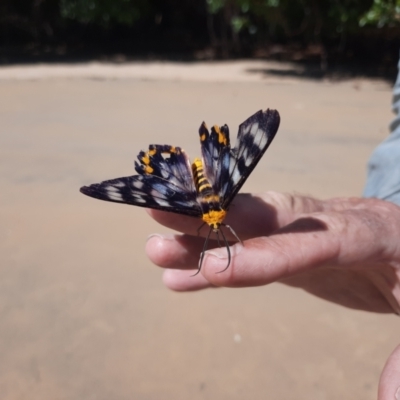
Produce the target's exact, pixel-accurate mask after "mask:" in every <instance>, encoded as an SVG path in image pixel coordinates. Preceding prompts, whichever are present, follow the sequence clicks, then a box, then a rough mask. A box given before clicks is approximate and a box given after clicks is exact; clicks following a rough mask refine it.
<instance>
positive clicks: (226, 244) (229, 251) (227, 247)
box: [217, 231, 231, 274]
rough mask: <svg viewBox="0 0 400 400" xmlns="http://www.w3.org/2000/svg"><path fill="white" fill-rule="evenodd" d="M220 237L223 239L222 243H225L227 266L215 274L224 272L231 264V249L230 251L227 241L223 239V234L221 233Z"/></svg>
mask: <svg viewBox="0 0 400 400" xmlns="http://www.w3.org/2000/svg"><path fill="white" fill-rule="evenodd" d="M221 235H222V237H223V239H224V242H225V246H226V251H227V252H228V265H227V266H226V267H225V268H224V269H223V270H222V271H218V272H217V274H220V273H221V272H224V271H226V270H227V269H228V268H229V265H230V264H231V249H230V247H229V243H228V241H227V240H226V237H225V235H224V232H222V231H221Z"/></svg>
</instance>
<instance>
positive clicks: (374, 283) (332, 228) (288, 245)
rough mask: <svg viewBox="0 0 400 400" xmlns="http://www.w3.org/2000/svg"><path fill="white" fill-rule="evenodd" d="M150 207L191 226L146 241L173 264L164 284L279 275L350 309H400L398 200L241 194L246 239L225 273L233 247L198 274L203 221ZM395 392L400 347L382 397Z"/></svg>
mask: <svg viewBox="0 0 400 400" xmlns="http://www.w3.org/2000/svg"><path fill="white" fill-rule="evenodd" d="M149 213H150V215H152V217H153V218H154V219H156V220H157V221H158V222H159V223H161V224H162V225H165V226H168V227H170V228H172V229H175V230H178V231H181V232H184V234H183V235H174V236H173V237H162V236H160V235H153V236H151V237H150V238H149V240H148V242H147V245H146V251H147V254H148V256H149V258H150V259H151V260H152V261H153V262H154V263H155V264H157V265H159V266H161V267H164V268H166V271H165V272H164V283H165V285H166V286H167V287H169V288H170V289H172V290H177V291H190V290H199V289H204V288H208V287H222V286H225V287H245V286H259V285H265V284H268V283H271V282H274V281H279V282H281V283H285V284H287V285H290V286H295V287H299V288H303V289H304V290H306V291H307V292H309V293H312V294H314V295H316V296H318V297H321V298H323V299H326V300H329V301H332V302H334V303H337V304H340V305H343V306H346V307H349V308H355V309H360V310H365V311H372V312H379V313H396V314H400V270H399V269H400V245H399V237H400V207H398V206H396V205H395V204H392V203H389V202H386V201H382V200H377V199H361V198H336V199H330V200H326V201H320V200H316V199H313V198H311V197H304V196H291V195H285V194H280V193H275V192H268V193H266V194H263V195H257V196H254V195H250V194H239V195H238V196H237V197H236V198H235V202H234V204H233V205H232V206H231V209H230V212H229V213H228V217H227V218H226V223H227V224H229V225H231V226H232V227H233V229H235V231H236V233H237V234H238V236H239V237H240V238H241V239H242V240H243V241H244V246H242V245H241V244H240V243H236V244H234V245H233V246H232V247H231V252H232V255H233V257H232V261H231V265H230V266H229V268H228V269H227V270H226V271H225V272H223V273H217V272H219V271H221V270H223V269H224V268H225V267H226V263H227V251H226V249H225V248H221V249H219V248H218V249H212V250H210V251H209V252H207V253H206V256H205V258H204V263H203V267H202V271H201V273H200V274H199V275H197V276H194V277H192V276H191V275H193V273H194V271H196V268H197V265H198V260H199V254H200V252H201V250H202V247H203V244H204V238H201V237H198V236H197V229H198V227H199V225H200V224H201V222H200V221H199V220H198V219H194V218H189V217H184V216H177V215H176V214H170V213H165V212H160V211H154V210H149ZM201 233H204V234H205V233H207V229H204V232H201ZM225 233H226V234H227V235H228V237H229V239H230V240H232V241H234V238H233V237H232V236H231V234H230V232H229V231H228V230H226V231H225ZM215 245H216V243H214V246H215ZM210 247H212V244H210ZM188 269H189V270H190V271H187V270H188ZM395 396H398V397H395ZM395 398H396V399H397V398H398V399H399V400H400V346H398V347H397V348H396V349H395V351H394V352H393V353H392V355H391V356H390V358H389V359H388V361H387V363H386V366H385V368H384V370H383V372H382V375H381V379H380V385H379V395H378V399H379V400H387V399H391V400H393V399H395Z"/></svg>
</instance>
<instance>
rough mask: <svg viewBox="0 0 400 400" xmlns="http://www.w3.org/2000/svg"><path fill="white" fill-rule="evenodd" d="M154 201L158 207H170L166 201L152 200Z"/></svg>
mask: <svg viewBox="0 0 400 400" xmlns="http://www.w3.org/2000/svg"><path fill="white" fill-rule="evenodd" d="M154 201H155V202H156V203H157V204H158V205H160V206H163V207H170V206H171V205H170V204H169V203H168V201H166V200H162V199H158V198H154Z"/></svg>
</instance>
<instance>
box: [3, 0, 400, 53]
mask: <svg viewBox="0 0 400 400" xmlns="http://www.w3.org/2000/svg"><path fill="white" fill-rule="evenodd" d="M399 23H400V0H35V1H33V2H32V1H31V0H3V1H2V2H0V49H2V50H3V53H4V51H9V50H10V49H15V48H20V49H27V48H31V49H33V48H34V49H36V50H35V51H37V52H40V51H41V50H40V49H43V48H47V49H48V48H50V49H53V48H60V46H61V45H62V46H64V48H67V49H78V48H80V49H81V51H82V52H84V51H85V49H88V48H90V49H91V50H92V51H95V50H94V49H97V50H96V51H97V52H98V53H110V52H112V51H114V52H120V53H129V54H132V55H135V54H138V55H140V54H144V53H146V52H153V53H156V54H161V53H168V52H169V53H171V52H173V53H181V54H195V53H196V52H197V53H199V52H201V51H203V52H204V54H208V57H211V58H212V57H214V58H215V57H232V56H247V57H248V56H254V55H256V56H257V55H258V56H260V55H261V56H271V54H272V53H273V54H275V55H276V54H277V46H280V48H283V47H284V48H286V49H288V50H287V52H289V53H291V54H292V55H293V54H294V53H296V52H297V54H298V53H299V51H300V52H302V53H303V55H304V54H309V55H310V54H311V55H312V54H314V55H315V56H316V57H320V58H321V59H327V58H328V57H330V58H331V59H332V57H334V58H335V57H336V58H337V57H339V58H352V57H353V58H355V59H357V58H358V57H359V56H360V54H363V57H365V56H366V55H367V54H368V53H370V55H371V57H377V58H384V56H383V55H382V54H383V53H382V51H386V52H389V53H392V54H394V53H395V52H397V50H395V49H396V48H398V47H399V46H400V39H399V38H400V24H399ZM367 58H368V57H367ZM3 59H4V57H3Z"/></svg>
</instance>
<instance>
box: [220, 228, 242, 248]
mask: <svg viewBox="0 0 400 400" xmlns="http://www.w3.org/2000/svg"><path fill="white" fill-rule="evenodd" d="M222 225H223V226H226V227H227V228H228V229H229V230H230V231H231V233H232V235H233V236H235V238H236V239H237V241H238V242H239V243H240V244H241V245H242V246H244V244H243V242H242V241H241V240H240V238H239V236H238V235H236V232H235V231H234V230H233V228H232V227H231V226H230V225H225V224H222Z"/></svg>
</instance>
